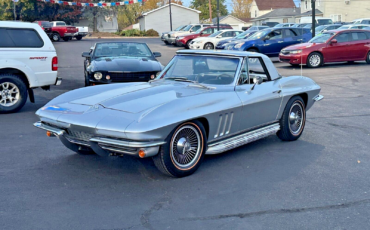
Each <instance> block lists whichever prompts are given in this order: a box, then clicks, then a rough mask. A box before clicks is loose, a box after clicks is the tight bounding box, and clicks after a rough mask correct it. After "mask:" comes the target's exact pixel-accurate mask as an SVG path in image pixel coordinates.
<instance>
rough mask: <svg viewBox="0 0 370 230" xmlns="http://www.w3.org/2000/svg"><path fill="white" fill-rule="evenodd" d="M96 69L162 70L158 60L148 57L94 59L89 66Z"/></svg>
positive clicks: (93, 70)
mask: <svg viewBox="0 0 370 230" xmlns="http://www.w3.org/2000/svg"><path fill="white" fill-rule="evenodd" d="M88 70H90V71H91V72H95V71H108V72H109V71H127V72H156V71H161V70H162V65H161V64H160V63H159V62H158V61H157V60H152V59H148V58H112V59H109V58H106V59H98V60H93V61H92V62H91V65H90V66H89V67H88Z"/></svg>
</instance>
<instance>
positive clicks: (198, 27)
mask: <svg viewBox="0 0 370 230" xmlns="http://www.w3.org/2000/svg"><path fill="white" fill-rule="evenodd" d="M200 27H201V26H200V25H198V26H193V28H191V30H192V31H193V32H195V31H197V30H199V29H200Z"/></svg>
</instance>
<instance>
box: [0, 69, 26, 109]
mask: <svg viewBox="0 0 370 230" xmlns="http://www.w3.org/2000/svg"><path fill="white" fill-rule="evenodd" d="M26 101H27V86H26V84H25V83H24V82H23V81H22V80H21V79H20V78H19V77H18V76H16V75H12V74H2V75H0V113H13V112H17V111H18V110H20V109H21V108H22V107H23V106H24V104H25V103H26Z"/></svg>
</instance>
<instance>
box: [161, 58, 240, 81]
mask: <svg viewBox="0 0 370 230" xmlns="http://www.w3.org/2000/svg"><path fill="white" fill-rule="evenodd" d="M183 56H193V57H199V56H204V57H218V58H233V59H238V60H239V62H238V65H237V67H236V70H235V75H234V81H233V82H232V83H230V84H227V85H215V84H206V83H196V84H200V85H207V86H212V87H217V88H219V87H230V86H232V87H235V86H236V84H237V81H238V79H237V78H239V74H240V69H241V66H242V62H243V57H235V56H222V55H209V54H204V55H202V54H176V55H175V56H173V58H172V59H171V61H170V62H169V63H168V64H167V65H166V67H165V68H163V70H162V71H161V72H160V73H159V74H158V75H157V77H156V78H155V79H154V81H159V80H162V81H164V80H166V78H162V75H163V74H165V73H167V71H168V70H169V69H170V68H171V67H172V65H173V64H174V62H175V61H176V58H177V57H183Z"/></svg>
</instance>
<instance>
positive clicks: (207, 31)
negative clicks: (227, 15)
mask: <svg viewBox="0 0 370 230" xmlns="http://www.w3.org/2000/svg"><path fill="white" fill-rule="evenodd" d="M220 29H221V30H225V29H232V27H231V26H230V25H222V26H221V25H220ZM214 32H217V26H209V27H204V28H202V29H199V30H198V31H196V32H195V33H191V34H184V35H180V36H179V37H177V38H176V45H177V46H185V48H187V49H189V44H190V42H191V41H192V40H193V39H195V38H198V37H208V36H209V35H211V34H213V33H214Z"/></svg>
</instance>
